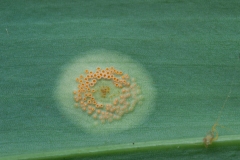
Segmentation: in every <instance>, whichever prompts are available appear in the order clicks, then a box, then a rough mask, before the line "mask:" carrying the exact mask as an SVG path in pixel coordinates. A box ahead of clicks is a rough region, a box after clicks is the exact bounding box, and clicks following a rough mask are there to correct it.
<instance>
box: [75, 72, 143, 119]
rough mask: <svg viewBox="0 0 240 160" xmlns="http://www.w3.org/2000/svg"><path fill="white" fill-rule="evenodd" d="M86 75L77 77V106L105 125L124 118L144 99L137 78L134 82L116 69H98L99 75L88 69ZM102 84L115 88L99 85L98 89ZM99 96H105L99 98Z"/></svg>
mask: <svg viewBox="0 0 240 160" xmlns="http://www.w3.org/2000/svg"><path fill="white" fill-rule="evenodd" d="M85 74H86V75H85V76H84V75H80V76H79V77H78V78H76V82H77V83H78V90H75V91H74V92H73V93H74V100H75V102H76V104H75V106H76V107H77V108H78V107H80V108H81V109H82V111H86V112H87V113H88V114H89V115H91V116H92V117H93V118H94V119H96V120H97V119H99V120H100V121H101V122H102V123H104V122H106V121H108V122H112V121H113V120H118V119H120V118H121V117H122V116H123V115H124V114H125V113H129V112H131V111H133V110H134V108H135V106H136V105H137V103H139V101H140V100H141V99H142V96H141V90H140V87H139V86H138V85H137V84H136V82H135V79H130V77H129V75H127V74H123V72H122V71H118V70H116V69H115V68H114V67H110V68H105V69H101V68H99V67H98V68H97V69H96V71H95V72H93V71H89V70H85ZM99 81H106V82H111V83H112V84H113V85H103V86H98V87H97V89H96V87H95V86H96V84H97V83H98V82H99ZM113 86H114V88H113ZM113 90H115V92H114V94H112V91H113ZM116 90H117V92H116ZM96 94H98V95H101V96H95V95H96ZM95 97H97V98H95ZM103 99H104V101H103ZM106 99H107V100H106Z"/></svg>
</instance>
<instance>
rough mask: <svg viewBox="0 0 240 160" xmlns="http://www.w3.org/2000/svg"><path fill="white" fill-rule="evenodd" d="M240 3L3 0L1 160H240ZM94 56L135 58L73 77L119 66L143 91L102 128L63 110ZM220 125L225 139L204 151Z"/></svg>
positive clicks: (233, 0)
mask: <svg viewBox="0 0 240 160" xmlns="http://www.w3.org/2000/svg"><path fill="white" fill-rule="evenodd" d="M238 6H239V1H236V0H230V1H228V2H226V1H223V0H221V1H205V0H204V1H199V2H193V1H184V0H183V1H172V0H160V1H156V0H150V1H143V0H130V1H129V0H128V1H125V0H124V1H121V2H120V1H119V2H118V1H106V0H103V1H96V0H94V1H64V0H60V1H27V0H26V1H2V2H1V6H0V8H1V10H0V15H1V16H0V17H1V18H0V21H1V23H0V26H1V32H0V42H1V47H0V53H1V58H0V73H1V78H0V80H1V81H0V91H1V92H0V159H3V160H5V159H6V160H7V159H11V160H12V159H159V157H162V158H165V159H193V158H195V159H204V158H205V159H211V158H212V159H220V158H222V159H236V158H237V157H239V156H240V155H239V141H240V135H239V133H240V127H239V126H240V123H239V115H240V110H239V104H240V92H239V91H240V83H239V79H240V73H239V72H240V70H239V67H240V62H239V42H240V40H239V36H240V35H239V26H240V21H239V19H238V16H239V15H240V9H239V7H238ZM103 49H104V50H103ZM93 51H95V52H96V53H100V52H107V53H109V54H110V53H114V54H115V53H117V54H118V56H122V57H127V59H129V61H128V60H124V61H122V60H121V58H115V59H114V60H113V59H111V60H109V57H110V56H108V57H106V59H108V60H106V61H102V60H101V61H100V60H99V58H97V60H96V59H95V60H93V61H91V60H88V61H87V62H86V68H83V67H78V68H76V70H74V73H78V70H79V73H80V74H81V73H82V72H84V70H85V69H87V68H89V67H90V68H91V67H93V68H95V67H98V66H97V65H103V66H105V65H107V64H109V65H113V66H114V65H116V66H118V67H119V68H121V69H122V71H123V72H126V73H131V75H129V76H130V77H131V76H132V77H135V78H136V83H137V82H139V84H138V85H139V86H140V87H141V93H142V94H143V95H144V97H143V98H144V99H143V102H142V103H141V104H142V105H140V103H139V104H138V105H137V106H136V108H135V110H134V111H133V112H130V113H128V114H126V115H124V116H123V117H122V119H121V120H119V121H114V122H113V123H108V122H107V123H106V124H107V125H108V127H105V128H104V126H106V125H105V124H100V126H102V127H103V128H102V129H101V127H98V130H95V131H94V127H93V128H90V127H89V126H88V125H84V126H83V125H79V124H81V123H85V124H87V123H86V122H89V121H88V117H87V115H86V117H87V118H85V119H81V118H80V117H77V116H76V117H75V116H72V115H71V114H69V113H65V112H63V110H62V108H63V107H64V105H62V104H63V103H61V98H60V99H59V97H58V96H56V92H57V91H58V89H59V84H60V85H62V83H61V80H62V79H61V77H62V76H63V75H64V73H66V72H68V69H69V66H71V65H74V63H75V62H78V59H79V61H80V62H79V63H83V61H84V58H85V57H87V56H89V55H90V53H91V52H93ZM98 56H101V54H99V55H98ZM81 65H82V64H81ZM129 66H138V67H136V68H134V69H132V68H131V67H129ZM109 67H111V66H109ZM140 72H143V73H144V74H143V77H142V78H140V76H139V74H138V73H140ZM70 73H73V72H70ZM146 75H147V76H146ZM77 76H79V75H76V77H77ZM76 77H75V78H76ZM146 77H147V79H144V78H146ZM69 78H70V79H68V80H69V81H70V82H71V78H72V77H70V76H69ZM74 83H76V82H75V79H73V80H72V82H71V85H70V84H69V86H70V87H72V84H74ZM64 85H67V84H66V83H65V84H64ZM76 85H77V84H76ZM65 87H66V88H67V91H66V92H63V93H61V94H60V95H63V97H65V96H64V95H67V98H66V100H65V101H69V102H71V103H74V99H73V97H74V95H72V96H73V97H72V100H70V99H69V98H68V96H69V97H71V95H70V94H69V93H70V92H69V91H71V90H72V91H73V90H74V89H72V88H68V87H67V86H65ZM227 97H228V98H227ZM226 99H227V100H226ZM225 100H226V103H225ZM138 107H139V108H138ZM71 109H72V111H74V106H73V108H71ZM80 111H81V110H78V111H77V112H78V113H77V114H79V113H81V112H80ZM140 111H141V112H140ZM142 111H146V113H145V114H144V112H142ZM140 113H141V114H140ZM90 118H91V117H90ZM81 120H82V121H81ZM90 121H93V120H92V119H91V120H90ZM115 122H116V123H115ZM117 123H119V124H121V125H114V124H117ZM129 124H131V125H129ZM214 124H218V126H217V127H216V129H217V132H218V134H219V137H218V139H217V140H216V141H213V143H212V145H209V146H208V148H205V146H204V144H203V138H204V136H205V135H206V134H208V132H209V131H211V128H212V126H213V125H214ZM92 131H93V132H92ZM214 134H215V136H216V132H214Z"/></svg>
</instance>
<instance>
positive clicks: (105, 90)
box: [100, 86, 110, 98]
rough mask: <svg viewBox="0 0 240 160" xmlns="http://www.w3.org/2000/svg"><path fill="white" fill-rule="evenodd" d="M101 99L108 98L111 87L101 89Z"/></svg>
mask: <svg viewBox="0 0 240 160" xmlns="http://www.w3.org/2000/svg"><path fill="white" fill-rule="evenodd" d="M100 93H101V97H102V98H106V96H107V94H109V93H110V87H108V86H102V87H101V89H100Z"/></svg>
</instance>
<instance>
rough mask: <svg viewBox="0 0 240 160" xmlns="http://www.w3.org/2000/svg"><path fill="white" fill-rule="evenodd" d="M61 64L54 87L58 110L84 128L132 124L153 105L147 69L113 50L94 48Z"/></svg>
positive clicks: (92, 129)
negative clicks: (62, 65)
mask: <svg viewBox="0 0 240 160" xmlns="http://www.w3.org/2000/svg"><path fill="white" fill-rule="evenodd" d="M82 55H84V56H80V57H77V58H75V59H74V60H73V61H72V62H71V63H70V64H69V65H68V66H66V67H64V68H63V73H62V75H61V76H60V78H59V80H58V82H57V87H56V90H55V97H56V100H57V102H59V105H60V107H59V108H60V110H61V111H62V112H63V113H65V114H66V115H67V116H68V117H69V118H70V119H72V120H73V121H74V122H75V123H76V124H77V125H79V126H81V127H82V128H84V129H85V130H86V131H88V132H93V133H112V132H116V131H122V130H126V129H129V128H131V127H133V126H136V125H137V124H138V123H139V122H141V121H143V120H144V119H145V118H146V117H147V116H148V115H149V112H150V111H151V110H152V109H153V107H154V98H155V95H156V91H155V89H154V87H153V86H152V80H151V78H150V76H149V74H148V72H147V71H146V70H145V69H144V68H142V67H141V66H140V65H139V64H137V63H136V62H134V61H133V60H132V59H130V58H129V57H127V56H125V55H122V54H120V53H117V52H110V51H106V50H95V51H91V52H87V53H85V54H82Z"/></svg>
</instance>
